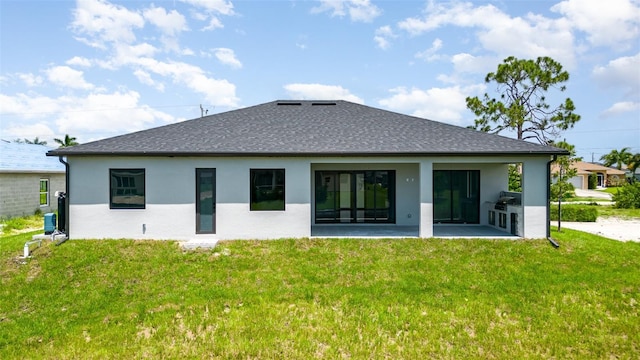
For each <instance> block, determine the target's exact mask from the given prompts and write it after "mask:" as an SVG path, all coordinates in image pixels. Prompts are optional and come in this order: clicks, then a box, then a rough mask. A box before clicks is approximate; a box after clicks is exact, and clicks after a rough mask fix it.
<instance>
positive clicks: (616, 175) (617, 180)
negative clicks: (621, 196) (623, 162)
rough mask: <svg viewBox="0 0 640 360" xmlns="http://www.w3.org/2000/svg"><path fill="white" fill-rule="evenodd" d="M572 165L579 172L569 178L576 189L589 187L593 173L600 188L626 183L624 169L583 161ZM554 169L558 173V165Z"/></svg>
mask: <svg viewBox="0 0 640 360" xmlns="http://www.w3.org/2000/svg"><path fill="white" fill-rule="evenodd" d="M572 167H573V168H575V169H576V170H577V171H578V173H577V175H576V176H574V177H572V178H571V179H569V182H570V183H571V184H573V186H574V187H575V188H576V189H584V190H587V189H589V176H590V175H591V174H596V177H597V184H596V186H597V187H599V188H604V187H608V186H618V185H623V184H624V183H625V179H626V175H625V172H624V171H623V170H618V169H615V168H611V167H606V166H603V165H599V164H594V163H588V162H583V161H576V162H575V163H573V164H572ZM552 171H553V173H557V172H558V169H557V167H555V166H554V167H553V170H552Z"/></svg>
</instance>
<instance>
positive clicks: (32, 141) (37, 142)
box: [24, 136, 47, 145]
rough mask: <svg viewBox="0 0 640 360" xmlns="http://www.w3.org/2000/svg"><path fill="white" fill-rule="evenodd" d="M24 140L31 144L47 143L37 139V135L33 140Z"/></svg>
mask: <svg viewBox="0 0 640 360" xmlns="http://www.w3.org/2000/svg"><path fill="white" fill-rule="evenodd" d="M24 142H25V143H27V144H33V145H47V142H46V141H44V140H40V139H38V137H37V136H36V138H35V139H33V140H29V139H24Z"/></svg>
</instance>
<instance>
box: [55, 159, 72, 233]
mask: <svg viewBox="0 0 640 360" xmlns="http://www.w3.org/2000/svg"><path fill="white" fill-rule="evenodd" d="M58 160H59V161H60V162H61V163H63V164H64V170H65V171H64V191H65V197H66V201H65V202H64V211H65V222H64V230H65V232H66V235H67V236H66V237H65V239H68V238H69V233H70V232H69V223H70V221H69V169H70V167H69V163H68V162H66V161H64V158H63V157H62V156H58ZM61 243H62V241H61V242H59V243H57V244H56V245H60V244H61Z"/></svg>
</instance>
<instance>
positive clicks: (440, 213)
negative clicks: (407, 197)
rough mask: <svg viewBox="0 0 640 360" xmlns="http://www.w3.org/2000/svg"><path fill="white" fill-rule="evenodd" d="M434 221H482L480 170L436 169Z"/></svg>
mask: <svg viewBox="0 0 640 360" xmlns="http://www.w3.org/2000/svg"><path fill="white" fill-rule="evenodd" d="M433 222H434V223H466V224H478V223H480V171H479V170H434V172H433Z"/></svg>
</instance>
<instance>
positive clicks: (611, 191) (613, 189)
mask: <svg viewBox="0 0 640 360" xmlns="http://www.w3.org/2000/svg"><path fill="white" fill-rule="evenodd" d="M618 189H622V186H614V187H608V188H604V189H598V190H597V191H602V192H606V193H609V194H612V195H615V194H617V193H618Z"/></svg>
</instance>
